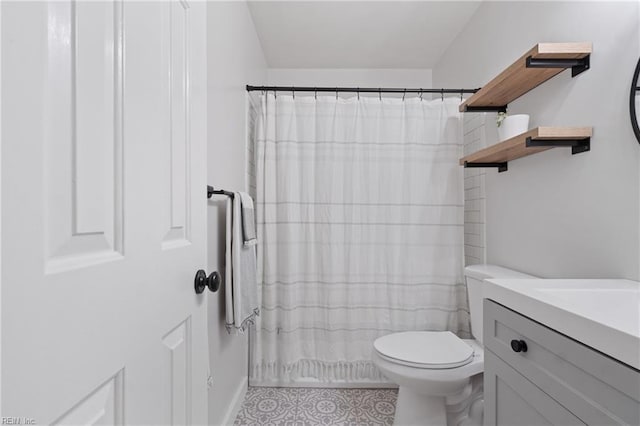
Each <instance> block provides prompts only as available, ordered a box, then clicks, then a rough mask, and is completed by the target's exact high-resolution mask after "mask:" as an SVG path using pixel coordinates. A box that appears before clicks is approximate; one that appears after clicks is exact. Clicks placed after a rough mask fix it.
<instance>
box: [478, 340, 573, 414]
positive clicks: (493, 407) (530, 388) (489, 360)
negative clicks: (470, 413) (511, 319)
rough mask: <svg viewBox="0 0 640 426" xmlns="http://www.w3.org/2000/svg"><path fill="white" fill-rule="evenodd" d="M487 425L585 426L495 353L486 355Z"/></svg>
mask: <svg viewBox="0 0 640 426" xmlns="http://www.w3.org/2000/svg"><path fill="white" fill-rule="evenodd" d="M484 397H485V398H484V400H485V404H484V420H485V422H484V424H485V426H489V425H490V426H534V425H547V424H551V425H562V426H580V425H584V423H583V422H581V421H580V420H579V419H578V418H577V417H576V416H574V415H573V414H571V412H569V410H567V409H566V408H564V407H563V406H562V405H560V404H559V403H558V402H557V401H555V400H554V399H553V398H551V397H550V396H549V395H547V394H546V393H544V392H542V391H541V390H540V389H539V388H538V387H537V386H535V385H534V384H533V383H531V382H530V381H529V380H527V379H526V378H525V377H524V376H522V375H520V374H519V373H518V372H517V371H515V370H514V369H513V368H512V367H510V366H509V365H508V364H507V363H506V362H504V361H502V360H501V359H500V358H498V357H497V356H496V355H494V354H493V352H491V351H489V350H487V351H485V353H484Z"/></svg>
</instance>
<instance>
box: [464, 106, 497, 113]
mask: <svg viewBox="0 0 640 426" xmlns="http://www.w3.org/2000/svg"><path fill="white" fill-rule="evenodd" d="M464 112H507V106H506V105H501V106H470V105H465V107H464Z"/></svg>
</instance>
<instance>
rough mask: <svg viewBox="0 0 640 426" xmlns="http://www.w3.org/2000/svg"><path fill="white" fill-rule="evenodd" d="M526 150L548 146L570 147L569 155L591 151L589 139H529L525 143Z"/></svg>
mask: <svg viewBox="0 0 640 426" xmlns="http://www.w3.org/2000/svg"><path fill="white" fill-rule="evenodd" d="M526 146H527V148H532V147H540V146H550V147H559V146H570V147H571V154H573V155H575V154H580V153H581V152H586V151H590V150H591V138H585V139H532V138H531V137H528V138H527V141H526Z"/></svg>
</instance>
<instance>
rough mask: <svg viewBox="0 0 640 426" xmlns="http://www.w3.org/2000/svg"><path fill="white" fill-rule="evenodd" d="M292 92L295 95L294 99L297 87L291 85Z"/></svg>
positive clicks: (294, 96) (294, 97)
mask: <svg viewBox="0 0 640 426" xmlns="http://www.w3.org/2000/svg"><path fill="white" fill-rule="evenodd" d="M291 94H292V95H293V99H294V100H295V99H296V88H295V87H293V86H291Z"/></svg>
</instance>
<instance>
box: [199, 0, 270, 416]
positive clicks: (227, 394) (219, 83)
mask: <svg viewBox="0 0 640 426" xmlns="http://www.w3.org/2000/svg"><path fill="white" fill-rule="evenodd" d="M207 27H208V35H207V38H208V40H207V42H208V47H207V49H208V61H207V67H208V71H207V72H208V93H207V97H208V123H207V124H208V132H207V133H208V136H207V137H208V147H207V149H208V153H207V164H208V176H207V179H208V183H209V184H210V185H213V186H215V187H218V188H222V189H227V190H232V191H233V190H236V191H237V190H243V189H244V185H245V158H244V157H245V132H246V124H245V105H246V92H245V85H246V84H247V83H249V82H251V83H255V84H264V83H265V82H266V62H265V59H264V55H263V53H262V49H261V46H260V42H259V40H258V38H257V35H256V33H255V29H254V26H253V22H252V19H251V15H250V14H249V11H248V8H247V5H246V3H245V2H210V3H208V5H207ZM202 190H203V191H204V188H202ZM224 214H225V208H224V199H223V198H222V199H221V198H220V197H218V196H216V198H215V200H214V201H209V208H208V234H209V235H208V247H207V249H208V259H209V264H208V265H207V272H210V271H213V270H218V271H221V272H222V270H223V268H224V240H223V238H222V237H223V236H224V223H225V222H224V217H225V216H224ZM208 302H209V305H208V306H209V351H210V356H209V357H210V367H211V375H212V378H213V386H212V387H211V389H210V390H209V423H210V424H212V425H217V424H223V423H225V422H229V421H230V422H231V423H233V420H234V419H233V418H227V417H228V416H232V415H233V413H232V411H233V408H234V403H235V402H236V401H234V398H235V397H236V396H238V397H239V398H241V397H242V396H243V394H242V391H243V388H244V386H246V378H247V356H248V355H247V354H248V350H247V338H246V336H229V335H228V334H227V331H226V329H225V327H224V324H225V320H224V291H223V290H221V291H219V292H218V293H216V294H210V295H209V300H208Z"/></svg>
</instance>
